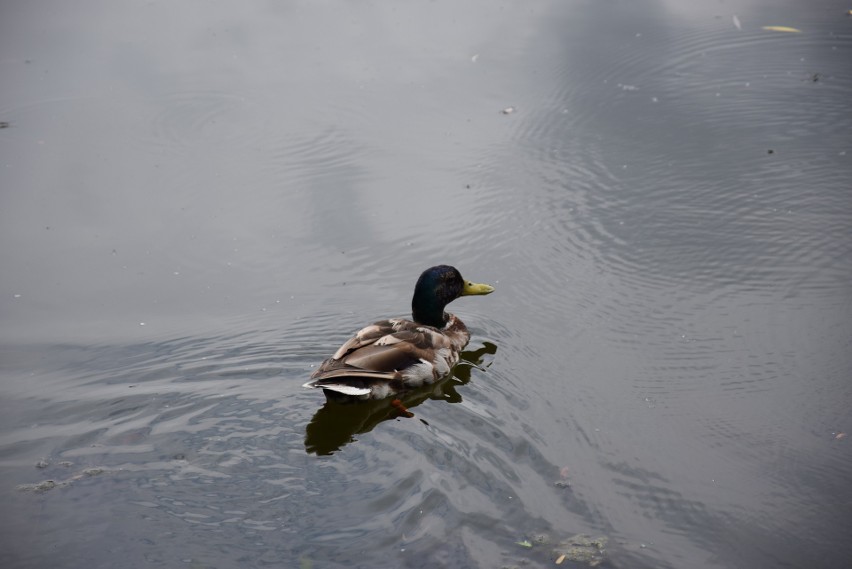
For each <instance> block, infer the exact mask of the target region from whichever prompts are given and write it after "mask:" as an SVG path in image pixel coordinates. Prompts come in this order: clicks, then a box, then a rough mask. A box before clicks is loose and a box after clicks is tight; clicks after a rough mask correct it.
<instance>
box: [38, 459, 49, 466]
mask: <svg viewBox="0 0 852 569" xmlns="http://www.w3.org/2000/svg"><path fill="white" fill-rule="evenodd" d="M48 466H50V463H49V462H47V461H46V460H45V459H41V460H39V461H38V462H36V463H35V467H36V468H47V467H48Z"/></svg>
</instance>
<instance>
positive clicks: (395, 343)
mask: <svg viewBox="0 0 852 569" xmlns="http://www.w3.org/2000/svg"><path fill="white" fill-rule="evenodd" d="M492 292H494V287H492V286H491V285H487V284H479V283H474V282H471V281H468V280H465V279H464V278H462V276H461V273H460V272H459V271H458V269H456V268H455V267H451V266H449V265H437V266H435V267H430V268H428V269H426V270H425V271H423V273H422V274H421V275H420V278H418V279H417V284H416V285H415V287H414V296H413V297H412V299H411V316H412V318H411V320H408V319H405V318H390V319H387V320H380V321H378V322H374V323H372V324H370V325H368V326H365V327H364V328H362V329H361V330H359V331H358V332H356V333H355V335H354V336H353V337H352V338H350V339H349V340H347V341H346V342H345V343H344V344H343V345H342V346H340V348H339V349H338V350H337V351H336V352H335V353H334V355H333V356H331V357H330V358H328V359H326V360H325V361H323V362H322V364H320V366H319V368H318V369H317V370H316V371H314V373H313V374H311V378H310V381H308V382H307V383H305V384H304V385H303V386H302V387H307V388H312V389H322V390H323V392H324V393H325V395H326V397H327V398H331V399H341V398H342V399H344V400H353V399H354V400H359V399H360V400H366V399H384V398H386V397H390V396H392V395H396V394H398V393H401V392H404V391H408V390H411V389H415V388H417V387H420V386H422V385H428V384H431V383H435V382H437V381H439V380H441V379H443V378H445V377H447V376H448V375H450V372H451V371H452V369H453V366H454V365H455V364H456V363H458V361H459V353H460V352H461V350H462V349H463V348H464V347H465V346H466V345H467V343H468V342H469V341H470V332H468V330H467V327H466V326H465V325H464V322H462V321H461V319H460V318H459V317H458V316H455V315H454V314H449V313H447V312H445V310H444V309H445V307H446V306H447V304H449V303H450V302H452V301H453V300H455V299H457V298H459V297H460V296H473V295H486V294H491V293H492Z"/></svg>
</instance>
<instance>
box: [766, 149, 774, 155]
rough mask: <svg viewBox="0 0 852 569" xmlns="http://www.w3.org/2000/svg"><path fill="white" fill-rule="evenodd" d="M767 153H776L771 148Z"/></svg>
mask: <svg viewBox="0 0 852 569" xmlns="http://www.w3.org/2000/svg"><path fill="white" fill-rule="evenodd" d="M766 153H767V154H775V151H774V150H772V149H771V148H770V149H769V150H767V151H766Z"/></svg>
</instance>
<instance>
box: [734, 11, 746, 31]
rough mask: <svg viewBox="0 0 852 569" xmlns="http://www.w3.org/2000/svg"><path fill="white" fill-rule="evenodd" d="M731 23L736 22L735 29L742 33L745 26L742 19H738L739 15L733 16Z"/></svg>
mask: <svg viewBox="0 0 852 569" xmlns="http://www.w3.org/2000/svg"><path fill="white" fill-rule="evenodd" d="M731 21H733V22H734V27H735V28H737V29H738V30H740V31H742V29H743V25H742V24H741V23H740V19H739V18H737V15H736V14H734V15H733V16H731Z"/></svg>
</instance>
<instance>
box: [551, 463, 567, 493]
mask: <svg viewBox="0 0 852 569" xmlns="http://www.w3.org/2000/svg"><path fill="white" fill-rule="evenodd" d="M570 472H571V471H570V469H569V468H568V467H567V466H563V467H562V468H560V469H559V480H557V481H556V482H554V483H553V485H554V486H556V487H557V488H562V489H563V490H564V489H570V488H571V483H570V482H569V481H568V475H569V474H570Z"/></svg>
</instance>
